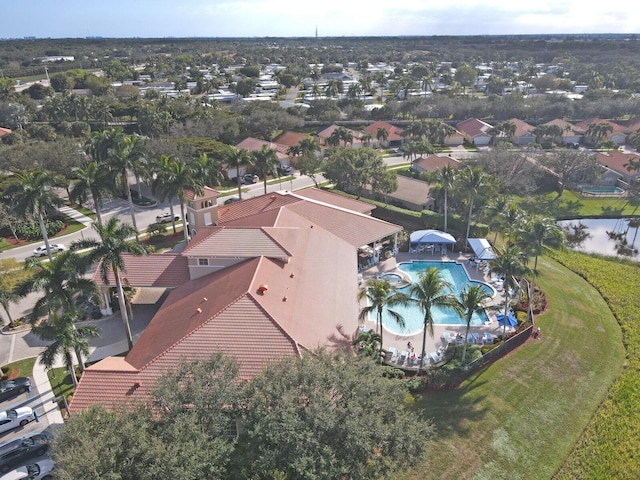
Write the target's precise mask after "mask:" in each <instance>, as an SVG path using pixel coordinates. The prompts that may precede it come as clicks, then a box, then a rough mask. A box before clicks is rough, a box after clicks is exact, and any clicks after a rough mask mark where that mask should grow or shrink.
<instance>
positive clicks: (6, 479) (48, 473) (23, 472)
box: [0, 459, 55, 480]
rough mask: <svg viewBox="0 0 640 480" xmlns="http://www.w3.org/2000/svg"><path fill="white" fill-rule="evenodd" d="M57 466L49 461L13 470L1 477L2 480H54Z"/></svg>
mask: <svg viewBox="0 0 640 480" xmlns="http://www.w3.org/2000/svg"><path fill="white" fill-rule="evenodd" d="M54 468H55V465H54V464H53V462H52V461H51V460H49V459H46V460H42V461H40V462H36V463H30V464H28V465H24V466H22V467H18V468H16V469H15V470H11V471H10V472H8V473H5V474H4V475H2V477H0V480H21V479H25V480H52V479H53V470H54Z"/></svg>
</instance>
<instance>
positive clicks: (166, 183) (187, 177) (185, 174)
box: [155, 159, 204, 243]
mask: <svg viewBox="0 0 640 480" xmlns="http://www.w3.org/2000/svg"><path fill="white" fill-rule="evenodd" d="M202 178H203V176H202V175H200V174H199V172H198V171H197V169H194V168H191V167H190V166H189V165H187V164H186V163H185V162H184V161H183V160H180V159H177V160H170V161H169V162H168V163H167V165H166V169H165V170H163V173H162V174H161V175H160V176H159V177H158V178H157V183H156V184H155V188H156V190H157V191H158V193H159V194H160V196H161V197H164V198H169V199H174V198H177V199H178V201H179V202H180V218H181V219H182V225H183V233H184V241H185V242H186V243H189V229H188V228H187V217H186V211H185V204H186V202H187V200H188V199H189V195H190V192H191V193H192V194H194V195H202V192H203V186H204V184H203V182H202ZM172 215H173V214H172Z"/></svg>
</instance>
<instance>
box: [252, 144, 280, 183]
mask: <svg viewBox="0 0 640 480" xmlns="http://www.w3.org/2000/svg"><path fill="white" fill-rule="evenodd" d="M253 158H254V165H255V168H256V171H257V172H258V175H259V176H261V177H262V181H263V184H264V194H265V195H266V194H267V175H270V174H273V172H274V171H275V170H276V168H277V167H278V165H279V164H280V161H279V160H278V155H277V154H276V152H275V150H271V149H270V148H269V147H268V146H267V145H263V146H262V148H261V149H260V150H258V151H257V152H253Z"/></svg>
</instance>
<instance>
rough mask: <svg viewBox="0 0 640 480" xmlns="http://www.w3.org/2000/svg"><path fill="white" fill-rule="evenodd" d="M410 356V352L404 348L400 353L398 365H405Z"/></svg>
mask: <svg viewBox="0 0 640 480" xmlns="http://www.w3.org/2000/svg"><path fill="white" fill-rule="evenodd" d="M408 356H409V352H407V351H406V350H403V351H402V352H401V353H400V358H399V359H398V365H404V362H405V361H406V360H407V357H408Z"/></svg>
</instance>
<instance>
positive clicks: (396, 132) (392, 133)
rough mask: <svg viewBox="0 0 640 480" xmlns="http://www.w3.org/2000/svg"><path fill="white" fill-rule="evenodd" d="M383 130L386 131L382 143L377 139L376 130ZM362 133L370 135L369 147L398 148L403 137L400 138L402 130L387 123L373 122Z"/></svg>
mask: <svg viewBox="0 0 640 480" xmlns="http://www.w3.org/2000/svg"><path fill="white" fill-rule="evenodd" d="M380 128H384V129H385V130H386V131H387V139H386V140H385V141H382V139H380V140H379V139H378V129H380ZM364 131H365V132H367V133H368V134H369V135H371V137H372V140H371V146H372V147H373V148H376V147H385V148H386V147H399V146H400V145H401V144H402V142H403V140H404V137H403V136H402V128H400V127H396V126H395V125H391V124H390V123H388V122H382V121H378V122H374V123H372V124H371V125H367V126H366V127H364Z"/></svg>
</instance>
